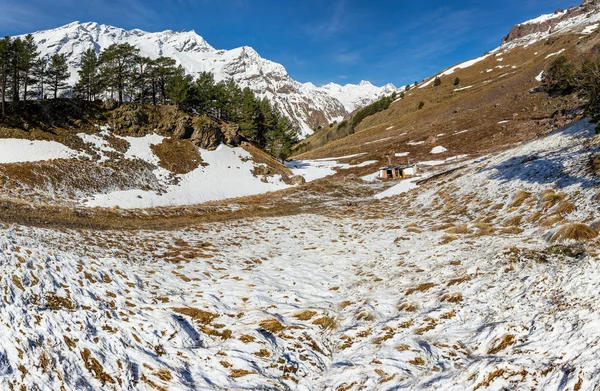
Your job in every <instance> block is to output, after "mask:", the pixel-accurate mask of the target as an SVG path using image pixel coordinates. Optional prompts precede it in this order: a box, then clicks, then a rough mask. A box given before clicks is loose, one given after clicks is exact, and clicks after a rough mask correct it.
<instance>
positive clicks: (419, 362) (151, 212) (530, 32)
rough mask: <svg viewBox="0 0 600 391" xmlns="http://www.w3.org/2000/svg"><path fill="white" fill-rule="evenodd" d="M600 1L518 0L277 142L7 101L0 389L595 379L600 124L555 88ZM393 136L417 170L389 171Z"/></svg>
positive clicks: (442, 386)
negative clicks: (409, 74)
mask: <svg viewBox="0 0 600 391" xmlns="http://www.w3.org/2000/svg"><path fill="white" fill-rule="evenodd" d="M598 15H600V1H597V0H587V1H586V2H585V3H584V4H583V5H582V6H580V7H574V8H571V9H569V10H566V11H559V12H557V13H555V14H551V15H544V16H541V17H540V18H536V19H534V20H533V21H529V22H526V23H523V24H522V25H519V26H520V27H519V26H517V27H515V28H514V29H512V30H511V32H510V33H509V34H508V35H507V37H506V38H505V39H504V43H503V45H502V46H501V47H500V48H498V49H496V50H494V51H492V52H490V53H486V54H484V55H483V56H482V57H480V58H478V59H475V60H470V61H467V62H465V63H463V64H459V65H457V66H453V67H451V68H448V69H446V70H443V71H442V72H440V73H439V74H438V75H433V76H432V77H431V78H429V79H427V80H425V81H423V82H422V83H421V84H419V85H418V86H413V88H411V89H409V90H407V91H403V92H404V95H403V96H401V95H400V92H398V93H397V96H394V97H392V96H391V93H394V92H396V91H395V89H394V88H393V87H391V86H387V87H384V91H385V94H386V95H387V98H386V99H384V100H383V101H384V103H386V104H382V105H381V106H379V103H376V104H375V106H377V107H376V109H381V111H379V112H377V113H375V114H373V115H369V116H365V117H364V118H363V117H362V114H364V113H365V111H363V112H362V114H361V111H360V109H359V107H360V106H363V105H364V104H366V103H367V102H368V100H364V99H363V98H361V97H363V96H365V94H366V95H368V94H371V93H373V94H377V93H376V90H377V87H373V86H372V85H370V84H369V83H366V82H364V83H361V86H360V92H359V93H357V94H353V93H352V90H353V88H352V87H351V86H350V87H348V86H338V85H333V84H330V85H328V86H325V87H323V88H327V89H329V90H330V91H331V93H333V94H339V99H338V98H335V99H338V101H339V103H340V105H342V106H343V107H344V110H348V111H350V110H351V109H352V111H353V116H351V117H349V118H347V121H346V122H347V124H352V123H353V122H354V121H353V119H356V118H363V119H362V120H361V121H360V123H358V124H357V126H356V129H354V131H353V132H349V131H348V128H344V127H343V126H341V127H339V126H338V125H334V126H331V127H329V126H327V127H325V128H324V129H323V130H321V131H319V132H317V133H315V134H314V135H312V136H311V137H309V138H308V139H306V140H305V141H304V147H302V148H305V149H304V150H303V153H298V154H297V155H296V156H295V157H294V158H293V159H290V160H288V161H285V162H280V161H279V160H277V159H275V158H273V157H272V156H271V155H269V154H267V153H266V152H265V151H264V150H262V149H261V148H259V146H260V144H259V143H257V142H254V141H253V139H252V138H250V137H247V136H246V135H245V134H244V129H245V128H244V127H243V126H241V125H237V124H234V123H230V122H227V121H224V120H222V119H219V118H217V117H216V116H213V115H212V114H203V112H200V111H198V110H194V109H190V108H187V109H186V110H184V108H183V107H178V106H175V105H150V104H138V103H123V104H121V105H119V104H118V103H117V102H115V101H112V100H107V101H104V102H102V101H92V102H89V101H82V100H78V99H50V100H46V99H44V100H39V101H25V102H23V101H21V102H8V103H7V112H6V114H7V115H6V117H4V118H0V265H2V272H1V273H0V281H1V282H2V286H3V289H2V290H1V291H0V294H1V300H2V305H1V306H0V319H1V321H0V389H1V390H19V391H21V390H61V391H62V390H90V391H92V390H118V391H121V390H122V391H125V390H140V391H166V390H182V391H195V390H214V391H223V390H273V391H275V390H285V391H288V390H297V391H309V390H310V391H312V390H327V391H330V390H331V391H362V390H377V391H379V390H382V391H383V390H385V391H391V390H436V391H437V390H444V391H446V390H447V391H464V390H468V391H487V390H490V391H491V390H539V391H546V390H560V391H563V390H565V391H566V390H572V391H596V390H598V387H599V385H600V372H599V371H598V370H597V367H598V364H597V362H598V360H597V357H598V355H599V354H600V328H598V324H599V322H600V307H599V306H598V304H597V303H598V285H599V284H600V263H599V262H598V261H599V260H600V133H599V132H597V131H596V124H593V123H591V120H590V118H587V117H585V115H584V110H583V105H584V103H585V101H584V100H583V98H580V97H579V96H577V95H576V94H570V93H564V94H549V93H548V92H547V91H545V90H544V89H542V88H540V86H541V83H542V82H541V80H542V76H543V73H542V72H543V71H544V70H546V69H547V68H548V65H549V64H550V63H551V62H552V61H553V60H554V59H555V58H557V57H558V56H559V55H565V56H567V57H569V58H572V59H575V58H583V57H585V55H586V54H588V53H592V52H594V51H595V50H596V49H597V48H598V47H600V30H596V29H597V28H598V26H600V17H598ZM597 17H598V18H597ZM596 18H597V19H596ZM596 20H598V23H597V22H596ZM575 21H578V22H577V23H575ZM565 26H568V28H565ZM76 27H77V26H76ZM77 28H79V27H77ZM111 31H113V32H117V30H111ZM123 34H124V35H123V37H125V38H126V39H127V40H130V39H132V38H131V36H129V35H128V34H133V35H134V36H136V37H138V38H139V39H149V38H148V37H150V35H148V33H144V32H136V31H134V32H123ZM165 34H166V35H169V34H167V33H165ZM181 34H184V33H177V34H176V33H173V34H172V35H169V36H172V37H177V38H173V39H176V40H179V39H180V38H181V37H182V36H183V35H181ZM158 35H160V33H159V34H158ZM125 38H124V39H125ZM115 39H116V38H115ZM161 39H162V38H161ZM65 42H71V43H72V42H79V41H78V40H73V39H67V40H65ZM82 42H83V41H82ZM161 42H162V41H161ZM194 42H196V43H197V45H191V44H189V46H187V48H188V49H189V51H190V52H196V51H198V52H199V53H204V50H205V49H206V50H208V52H211V49H207V48H206V46H205V45H204V44H201V41H194ZM206 45H207V44H206ZM65 50H66V49H65ZM165 50H166V49H165ZM184 51H185V50H184ZM184 51H181V52H180V53H183V52H184ZM76 52H77V50H74V51H72V53H76ZM211 53H212V52H211ZM213 54H214V53H213ZM211 55H212V54H211ZM223 55H225V54H223ZM436 77H439V81H440V82H441V83H437V82H436V81H435V80H436ZM457 77H458V78H459V79H460V80H459V82H458V83H456V84H455V83H454V81H455V79H456V78H457ZM436 84H439V85H436ZM311 88H312V87H311ZM390 92H391V93H390ZM342 102H343V103H342ZM390 102H391V103H390ZM420 102H423V105H420V104H419V103H420ZM388 104H389V105H388ZM419 106H422V107H419ZM363 110H367V111H368V112H369V113H371V112H374V111H376V110H375V109H373V111H370V109H368V108H367V109H363ZM357 122H358V121H357ZM346 126H348V125H346ZM309 143H310V144H309ZM278 156H279V155H278ZM387 156H390V158H391V160H392V161H393V162H395V163H405V162H406V161H407V160H409V159H412V161H413V162H414V161H418V165H417V167H416V169H417V170H418V175H417V176H413V177H410V178H405V179H400V178H397V179H380V178H379V167H380V166H381V165H382V164H387Z"/></svg>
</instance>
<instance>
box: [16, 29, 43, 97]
mask: <svg viewBox="0 0 600 391" xmlns="http://www.w3.org/2000/svg"><path fill="white" fill-rule="evenodd" d="M39 55H40V53H38V51H37V45H36V44H35V41H34V40H33V35H31V34H27V36H25V39H24V40H23V41H22V43H21V47H20V51H19V56H20V61H19V72H20V73H21V77H22V80H23V100H27V87H28V86H29V83H30V82H34V83H35V80H34V79H32V71H33V68H34V67H35V65H36V63H37V61H38V56H39Z"/></svg>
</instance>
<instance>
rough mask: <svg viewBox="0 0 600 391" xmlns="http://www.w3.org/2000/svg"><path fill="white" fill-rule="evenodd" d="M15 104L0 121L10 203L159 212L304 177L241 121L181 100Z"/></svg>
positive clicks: (4, 192) (0, 169)
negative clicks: (190, 108) (255, 140)
mask: <svg viewBox="0 0 600 391" xmlns="http://www.w3.org/2000/svg"><path fill="white" fill-rule="evenodd" d="M8 109H9V110H8V117H7V118H5V119H4V120H2V121H0V183H1V184H2V187H1V190H0V196H1V197H3V198H5V199H12V200H17V199H20V200H26V201H27V202H28V203H31V204H35V205H41V204H48V205H69V206H78V205H79V206H82V205H83V206H86V207H94V206H105V207H113V206H119V207H122V208H149V207H156V206H173V205H190V204H198V203H202V202H207V201H213V200H221V199H225V198H235V197H241V196H248V195H253V194H259V193H265V192H269V191H274V190H280V189H285V188H287V187H289V186H290V185H292V184H295V183H298V181H299V180H300V179H299V178H294V174H293V173H292V172H291V171H290V170H289V169H287V168H286V167H285V166H284V165H282V164H281V163H280V162H278V161H276V160H275V159H273V158H272V157H270V156H269V155H267V154H266V153H265V152H263V151H261V150H260V149H258V148H256V147H254V146H253V145H252V144H250V143H249V142H247V141H245V139H244V137H243V135H241V134H240V133H239V131H238V127H237V125H233V124H229V123H226V122H224V121H220V120H218V119H215V118H212V117H209V116H206V115H191V114H188V113H185V112H183V111H180V110H178V109H177V108H176V107H175V106H152V105H139V104H124V105H122V106H120V107H116V106H114V107H113V106H112V105H111V104H110V102H105V103H103V104H100V103H97V102H82V101H74V100H71V99H64V100H60V99H59V100H51V101H44V102H20V103H18V104H9V107H8ZM300 182H303V180H300Z"/></svg>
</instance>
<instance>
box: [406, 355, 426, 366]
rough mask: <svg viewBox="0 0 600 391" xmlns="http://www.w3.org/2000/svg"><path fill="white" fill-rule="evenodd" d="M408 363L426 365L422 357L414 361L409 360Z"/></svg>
mask: <svg viewBox="0 0 600 391" xmlns="http://www.w3.org/2000/svg"><path fill="white" fill-rule="evenodd" d="M408 362H409V363H410V364H412V365H418V366H423V365H425V360H423V359H422V358H421V357H415V358H413V359H412V360H409V361H408Z"/></svg>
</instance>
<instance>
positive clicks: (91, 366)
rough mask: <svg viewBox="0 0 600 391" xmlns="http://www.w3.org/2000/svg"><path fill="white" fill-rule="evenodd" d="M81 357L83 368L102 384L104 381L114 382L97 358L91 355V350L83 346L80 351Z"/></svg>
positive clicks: (104, 383)
mask: <svg viewBox="0 0 600 391" xmlns="http://www.w3.org/2000/svg"><path fill="white" fill-rule="evenodd" d="M81 358H82V359H83V362H84V365H85V368H86V369H87V370H88V371H89V372H90V373H91V374H92V375H93V376H94V377H95V378H96V379H97V380H98V381H99V382H100V383H102V386H105V385H106V383H110V384H114V383H115V381H114V379H113V378H112V377H110V375H109V374H107V373H106V372H104V367H102V365H101V364H100V362H99V361H98V360H96V359H95V358H94V357H92V352H91V351H90V350H89V349H88V348H85V349H83V350H82V351H81Z"/></svg>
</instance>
